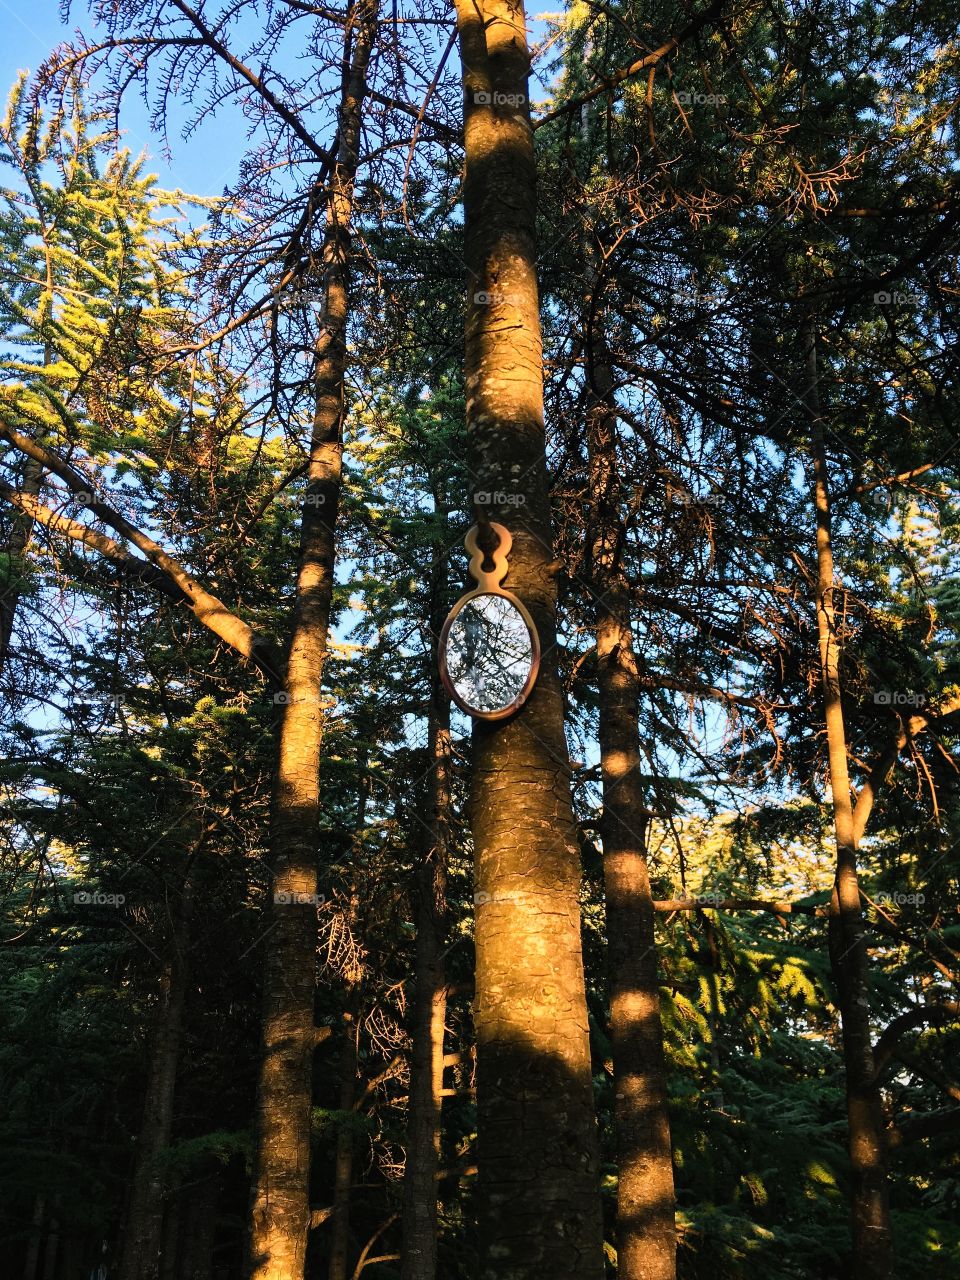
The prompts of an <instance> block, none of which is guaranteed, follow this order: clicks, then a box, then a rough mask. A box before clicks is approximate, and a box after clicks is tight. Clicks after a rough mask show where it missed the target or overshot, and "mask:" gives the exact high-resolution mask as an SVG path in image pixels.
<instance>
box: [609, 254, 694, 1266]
mask: <svg viewBox="0 0 960 1280" xmlns="http://www.w3.org/2000/svg"><path fill="white" fill-rule="evenodd" d="M587 278H588V283H589V284H590V287H591V290H592V288H593V287H594V283H595V272H594V271H593V270H592V269H591V265H590V262H589V256H588V264H587ZM592 301H593V299H592V298H591V302H592ZM591 309H592V310H594V314H595V315H596V317H597V319H596V323H595V327H594V329H593V334H592V339H593V340H592V344H591V348H590V356H591V360H590V364H589V367H588V412H587V446H588V451H589V458H590V489H591V493H592V495H593V511H592V517H593V520H592V523H593V540H592V547H591V552H592V555H591V572H592V586H593V594H594V597H595V599H596V602H597V622H596V628H597V683H598V692H599V738H600V764H601V771H602V784H603V826H602V836H603V875H604V885H605V891H606V917H607V954H608V957H609V988H610V1039H611V1042H612V1046H613V1078H614V1096H615V1103H614V1118H615V1124H616V1135H617V1165H618V1175H619V1180H618V1186H617V1275H618V1276H619V1277H620V1280H674V1277H675V1276H676V1252H677V1249H676V1228H675V1220H674V1189H673V1154H672V1150H671V1144H670V1117H669V1114H668V1110H667V1085H666V1062H665V1059H664V1053H663V1029H662V1026H661V1023H660V991H659V985H658V977H657V945H656V937H655V932H654V919H655V912H654V907H653V895H652V893H651V891H650V877H649V874H648V870H647V859H646V853H645V844H646V831H647V816H646V813H647V811H646V805H645V803H644V794H643V783H642V780H641V774H640V750H639V743H640V715H639V676H638V671H637V662H636V655H635V653H634V648H633V631H632V626H631V605H630V592H629V584H628V582H627V579H626V575H625V573H624V571H623V567H622V555H623V538H624V530H623V524H622V521H621V518H620V513H621V511H622V509H623V508H622V500H623V495H622V493H621V487H620V480H619V476H620V467H619V459H618V457H617V421H616V417H615V414H614V412H613V411H612V408H613V376H612V371H611V366H610V360H609V356H608V352H607V349H606V343H605V341H604V335H603V331H602V326H603V317H602V311H600V310H596V309H593V308H591Z"/></svg>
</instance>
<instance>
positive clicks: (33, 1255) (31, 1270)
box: [23, 1195, 46, 1280]
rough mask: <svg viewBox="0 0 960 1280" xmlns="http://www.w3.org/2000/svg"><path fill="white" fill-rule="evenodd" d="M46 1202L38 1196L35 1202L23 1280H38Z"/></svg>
mask: <svg viewBox="0 0 960 1280" xmlns="http://www.w3.org/2000/svg"><path fill="white" fill-rule="evenodd" d="M45 1210H46V1201H45V1200H44V1198H43V1196H39V1195H38V1196H37V1197H36V1198H35V1199H34V1202H33V1217H32V1218H31V1220H30V1237H29V1239H28V1240H27V1250H26V1253H25V1255H24V1260H23V1280H37V1267H38V1265H39V1262H40V1246H41V1244H42V1243H43V1221H44V1216H45Z"/></svg>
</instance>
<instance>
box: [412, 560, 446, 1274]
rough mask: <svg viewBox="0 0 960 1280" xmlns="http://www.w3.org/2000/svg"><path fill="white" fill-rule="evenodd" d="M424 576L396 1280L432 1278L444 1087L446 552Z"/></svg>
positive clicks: (435, 1244) (435, 1254) (435, 1259)
mask: <svg viewBox="0 0 960 1280" xmlns="http://www.w3.org/2000/svg"><path fill="white" fill-rule="evenodd" d="M434 565H435V568H434V571H433V574H432V581H431V601H432V605H433V607H432V610H431V613H432V618H431V633H432V635H433V636H434V637H435V639H434V645H433V654H432V658H433V663H432V670H431V688H430V713H429V725H428V738H427V751H428V755H429V762H430V775H429V778H428V785H427V795H428V797H429V818H428V820H427V823H426V829H425V832H424V840H423V846H424V851H423V857H422V860H421V863H420V867H419V868H418V873H417V885H416V895H417V946H416V966H417V968H416V974H417V990H416V998H415V1003H414V1025H413V1055H412V1061H411V1065H410V1102H409V1106H408V1111H407V1117H408V1118H407V1162H406V1168H405V1170H404V1179H403V1262H402V1266H401V1271H400V1275H401V1280H435V1277H436V1272H437V1173H438V1170H439V1168H440V1115H441V1106H442V1091H443V1036H444V1023H445V1021H446V1016H447V984H446V974H445V971H444V963H443V941H444V933H445V924H444V922H445V918H446V893H447V887H446V886H447V840H448V834H449V820H450V806H451V796H450V766H451V752H450V702H449V699H448V698H447V697H446V694H445V693H444V690H443V686H442V684H441V682H440V676H439V669H438V665H437V646H436V637H437V636H439V634H440V627H441V626H442V623H443V611H444V607H445V603H446V601H445V595H446V592H445V590H444V588H445V585H446V584H445V579H446V572H445V566H446V558H445V557H444V555H443V554H442V551H440V552H437V553H435V558H434Z"/></svg>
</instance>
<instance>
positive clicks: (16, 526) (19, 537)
mask: <svg viewBox="0 0 960 1280" xmlns="http://www.w3.org/2000/svg"><path fill="white" fill-rule="evenodd" d="M42 487H43V468H42V467H41V466H40V464H39V463H38V462H35V461H34V460H33V458H27V459H26V460H25V462H24V468H23V483H22V485H21V487H20V492H21V493H25V494H26V495H27V496H28V497H31V498H36V497H37V496H38V495H39V493H40V490H41V488H42ZM11 519H12V524H13V527H12V528H11V530H10V537H9V538H8V540H7V555H8V560H7V568H8V572H9V574H10V575H11V578H12V577H13V575H15V574H18V573H20V562H21V560H22V559H23V556H24V554H25V553H26V551H27V548H28V547H29V546H30V540H31V538H32V537H33V521H32V520H31V519H30V517H29V516H28V515H25V514H22V513H19V512H16V511H13V512H12V514H11ZM19 602H20V592H19V590H18V589H17V587H16V585H15V583H14V582H13V581H10V580H8V581H7V582H0V672H2V671H3V669H4V667H5V666H6V663H7V658H8V656H9V654H10V642H11V640H12V638H13V623H14V619H15V618H16V614H17V605H18V604H19Z"/></svg>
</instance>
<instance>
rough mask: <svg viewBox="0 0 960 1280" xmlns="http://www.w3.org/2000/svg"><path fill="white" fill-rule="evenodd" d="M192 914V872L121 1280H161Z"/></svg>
mask: <svg viewBox="0 0 960 1280" xmlns="http://www.w3.org/2000/svg"><path fill="white" fill-rule="evenodd" d="M193 910H194V888H193V880H192V877H191V874H190V872H189V870H188V872H187V874H186V876H185V877H184V881H183V888H182V891H181V898H180V903H179V907H178V913H177V918H176V925H175V927H174V930H173V935H172V937H171V939H170V955H169V958H168V960H167V962H166V965H165V966H164V972H163V975H162V977H161V1003H160V1008H159V1010H158V1013H157V1023H156V1027H155V1029H154V1032H153V1036H152V1039H151V1046H150V1058H149V1066H148V1071H147V1091H146V1097H145V1098H144V1103H143V1120H142V1122H141V1125H140V1132H139V1134H138V1136H137V1149H136V1154H135V1157H134V1165H133V1174H132V1177H131V1181H130V1199H129V1202H128V1205H127V1216H126V1222H125V1223H124V1231H123V1251H122V1253H121V1257H120V1268H119V1272H118V1276H119V1280H158V1277H159V1275H160V1262H161V1249H162V1241H163V1210H164V1190H165V1188H164V1179H163V1171H162V1169H161V1167H160V1163H159V1157H160V1155H161V1153H162V1152H163V1151H164V1150H165V1149H166V1148H167V1147H168V1146H169V1145H170V1135H171V1131H172V1128H173V1105H174V1098H175V1095H176V1087H177V1068H178V1065H179V1061H180V1049H181V1044H182V1041H183V1011H184V1005H185V1003H186V997H187V987H188V984H189V966H188V963H187V953H188V949H189V940H190V924H191V920H192V917H193Z"/></svg>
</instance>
